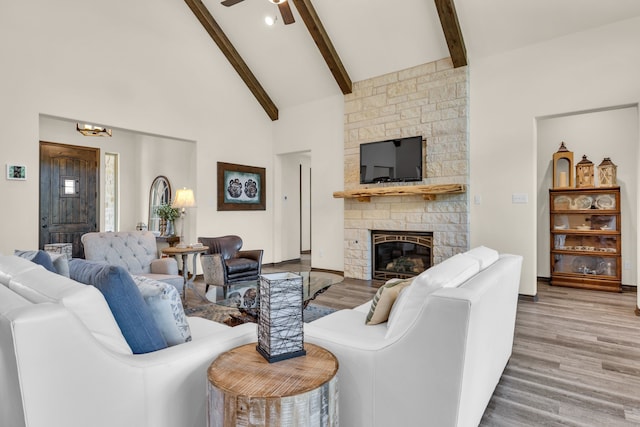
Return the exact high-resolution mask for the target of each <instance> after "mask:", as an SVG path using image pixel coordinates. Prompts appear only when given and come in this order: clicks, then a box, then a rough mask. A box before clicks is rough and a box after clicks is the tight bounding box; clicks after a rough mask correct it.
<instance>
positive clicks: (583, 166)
mask: <svg viewBox="0 0 640 427" xmlns="http://www.w3.org/2000/svg"><path fill="white" fill-rule="evenodd" d="M593 186H594V182H593V162H592V161H591V160H589V159H587V155H586V154H585V155H583V156H582V160H580V161H579V162H578V164H577V165H576V188H588V187H593Z"/></svg>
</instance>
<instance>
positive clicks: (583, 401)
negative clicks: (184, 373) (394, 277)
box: [196, 259, 640, 427]
mask: <svg viewBox="0 0 640 427" xmlns="http://www.w3.org/2000/svg"><path fill="white" fill-rule="evenodd" d="M297 264H298V265H296V263H287V265H283V264H279V265H278V266H275V267H274V268H276V269H280V270H282V268H287V267H292V268H293V269H295V267H302V266H307V267H308V261H306V260H305V259H303V260H302V261H301V262H300V263H297ZM196 283H198V282H196ZM380 284H381V283H380V282H372V281H365V280H356V279H346V280H344V281H343V282H341V283H339V284H336V285H333V286H332V287H331V288H329V290H327V291H326V292H325V293H324V294H321V295H319V296H318V297H317V298H316V300H315V301H314V303H316V304H320V305H324V306H329V307H334V308H337V309H342V308H351V307H354V306H357V305H359V304H362V303H363V302H366V301H367V300H369V299H370V298H371V297H372V296H373V295H374V294H375V292H376V290H377V288H378V286H380ZM203 290H204V287H203ZM635 307H636V293H635V292H623V293H609V292H598V291H590V290H581V289H572V288H562V287H552V286H549V285H548V284H547V283H545V282H539V283H538V301H537V302H533V301H530V300H526V299H522V300H521V301H519V303H518V314H517V319H516V332H515V340H514V346H513V354H512V356H511V359H510V361H509V363H508V365H507V367H506V369H505V371H504V373H503V375H502V378H501V380H500V383H499V384H498V386H497V387H496V390H495V393H494V395H493V397H492V399H491V401H490V402H489V405H488V407H487V410H486V412H485V414H484V417H483V419H482V422H481V424H480V425H481V426H504V427H507V426H509V427H516V426H607V427H609V426H639V425H640V317H638V316H636V315H635V313H634V309H635Z"/></svg>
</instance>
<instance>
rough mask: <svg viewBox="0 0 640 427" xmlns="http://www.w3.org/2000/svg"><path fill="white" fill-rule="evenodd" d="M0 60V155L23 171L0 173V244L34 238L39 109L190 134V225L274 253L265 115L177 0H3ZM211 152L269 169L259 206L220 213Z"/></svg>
mask: <svg viewBox="0 0 640 427" xmlns="http://www.w3.org/2000/svg"><path fill="white" fill-rule="evenodd" d="M149 10H153V11H154V12H153V16H152V17H150V16H149V14H148V11H149ZM87 17H91V19H87ZM84 53H90V56H88V57H81V56H80V55H81V54H84ZM0 57H2V67H1V69H0V94H1V95H0V116H2V117H3V118H4V121H3V125H2V126H0V146H1V147H2V149H1V150H0V164H6V163H9V162H13V163H17V164H24V165H26V166H27V168H28V171H29V179H28V180H27V181H7V180H4V179H0V194H2V196H3V198H4V199H5V200H11V201H12V203H13V204H14V205H15V206H19V210H13V209H12V210H8V209H4V210H2V211H1V213H0V224H2V225H1V226H0V227H1V228H0V231H1V232H2V235H3V239H2V241H1V242H0V252H2V253H10V252H12V251H13V249H14V248H17V247H21V248H29V247H32V248H35V247H37V245H38V227H39V221H38V181H39V177H38V172H37V171H38V163H39V156H38V141H39V139H40V132H39V117H40V115H41V114H43V115H48V116H55V117H65V118H74V119H77V120H80V121H86V122H89V123H98V124H109V125H111V126H113V127H114V128H121V129H129V130H132V131H138V132H142V133H145V134H152V135H165V136H166V137H169V138H177V139H184V140H189V141H195V144H196V152H195V154H188V153H184V154H179V155H177V156H176V159H175V161H176V164H182V162H183V161H187V162H189V163H190V164H191V165H192V167H191V170H190V172H189V178H188V179H187V180H191V176H193V177H195V183H196V185H195V188H194V190H195V192H196V194H195V196H196V202H197V203H198V207H197V208H196V209H194V210H193V212H192V215H191V216H190V217H189V220H190V222H191V223H192V224H193V226H194V227H195V231H193V232H192V234H193V235H194V236H197V235H203V236H206V235H221V234H227V233H234V234H239V235H241V236H242V237H243V239H244V240H245V247H246V248H258V247H260V248H265V257H264V259H265V262H271V260H272V250H271V247H272V241H273V238H272V237H273V235H272V224H273V217H272V206H273V194H272V189H273V187H272V183H271V184H270V182H271V181H270V180H271V177H272V173H273V167H272V166H273V160H272V153H273V133H272V129H273V124H272V122H271V121H270V120H269V118H268V117H267V115H266V114H265V112H264V110H262V108H261V107H260V105H259V104H258V102H257V101H256V100H255V98H254V97H253V95H252V94H251V93H250V92H249V90H248V89H247V87H246V86H245V84H244V83H243V82H242V81H241V80H240V78H239V77H238V76H237V74H236V73H235V71H233V69H232V67H231V66H230V65H229V63H228V61H227V60H226V58H225V57H224V55H223V54H222V53H221V52H220V50H219V49H218V48H217V46H216V45H215V44H214V43H213V41H212V40H211V38H210V37H209V35H207V34H206V32H205V31H204V30H203V29H202V27H201V25H199V23H198V22H197V20H196V18H195V17H194V15H193V13H192V12H191V11H190V10H189V8H188V7H187V6H186V4H184V2H159V3H158V2H154V1H151V0H137V1H136V2H134V3H131V2H129V1H125V0H114V1H111V2H106V3H100V2H85V1H80V0H66V1H63V2H49V1H45V0H34V1H30V2H2V3H1V5H0ZM341 142H342V141H341V138H340V141H339V143H340V144H341ZM143 152H144V151H143V150H142V149H141V151H140V155H141V156H142V154H143ZM144 154H145V155H149V153H148V152H145V153H144ZM217 161H225V162H232V163H241V164H246V165H250V166H261V167H265V168H267V185H268V187H267V210H266V211H256V212H218V211H217V210H216V202H215V201H216V198H215V195H216V191H217V190H216V162H217ZM3 167H4V166H3ZM155 173H160V171H153V172H152V173H150V174H155ZM123 184H124V183H123ZM150 184H151V182H149V183H148V184H143V183H142V182H140V189H139V190H138V192H139V193H140V192H142V188H148V186H149V185H150ZM172 185H175V186H176V187H177V186H181V185H182V183H180V182H175V183H174V182H172ZM140 197H141V198H144V199H147V198H148V194H147V195H142V194H141V195H140ZM143 210H144V209H142V208H140V210H139V213H138V214H137V215H135V216H141V215H143V213H142V212H143ZM17 212H19V214H17ZM136 222H137V221H136ZM134 225H135V223H134Z"/></svg>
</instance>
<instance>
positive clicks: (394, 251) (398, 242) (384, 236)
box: [371, 230, 433, 280]
mask: <svg viewBox="0 0 640 427" xmlns="http://www.w3.org/2000/svg"><path fill="white" fill-rule="evenodd" d="M371 242H372V247H373V250H372V251H371V254H372V257H373V260H372V261H373V262H372V268H373V271H372V278H373V279H379V280H388V279H392V278H401V279H406V278H409V277H413V276H417V275H418V274H420V273H422V272H423V271H424V270H426V269H428V268H429V267H431V265H432V263H433V251H432V249H433V233H430V232H421V231H378V230H374V231H372V232H371Z"/></svg>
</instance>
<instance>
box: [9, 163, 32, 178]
mask: <svg viewBox="0 0 640 427" xmlns="http://www.w3.org/2000/svg"><path fill="white" fill-rule="evenodd" d="M7 179H11V180H18V181H26V180H27V167H26V166H21V165H12V164H8V163H7Z"/></svg>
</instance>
